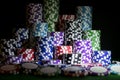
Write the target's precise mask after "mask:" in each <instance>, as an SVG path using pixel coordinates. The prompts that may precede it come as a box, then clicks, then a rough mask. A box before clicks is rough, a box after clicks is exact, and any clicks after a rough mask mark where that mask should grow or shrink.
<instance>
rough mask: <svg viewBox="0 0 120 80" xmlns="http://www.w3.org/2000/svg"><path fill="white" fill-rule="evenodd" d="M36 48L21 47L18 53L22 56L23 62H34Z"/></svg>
mask: <svg viewBox="0 0 120 80" xmlns="http://www.w3.org/2000/svg"><path fill="white" fill-rule="evenodd" d="M34 52H35V50H34V49H28V48H27V49H26V48H20V49H19V51H18V54H19V55H21V56H22V61H21V62H33V61H34V60H35V55H34Z"/></svg>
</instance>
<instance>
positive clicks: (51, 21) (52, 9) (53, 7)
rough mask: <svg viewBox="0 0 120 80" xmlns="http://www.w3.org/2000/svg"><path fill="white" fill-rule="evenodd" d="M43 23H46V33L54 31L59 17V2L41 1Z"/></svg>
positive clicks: (55, 0) (51, 0)
mask: <svg viewBox="0 0 120 80" xmlns="http://www.w3.org/2000/svg"><path fill="white" fill-rule="evenodd" d="M43 4H44V6H43V16H44V21H45V22H47V23H48V32H53V31H55V25H56V23H57V22H58V17H59V0H43Z"/></svg>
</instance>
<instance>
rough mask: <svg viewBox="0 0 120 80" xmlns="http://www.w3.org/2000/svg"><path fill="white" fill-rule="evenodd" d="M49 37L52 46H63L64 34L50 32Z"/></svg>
mask: <svg viewBox="0 0 120 80" xmlns="http://www.w3.org/2000/svg"><path fill="white" fill-rule="evenodd" d="M50 35H51V36H53V45H54V46H61V45H64V32H51V33H50Z"/></svg>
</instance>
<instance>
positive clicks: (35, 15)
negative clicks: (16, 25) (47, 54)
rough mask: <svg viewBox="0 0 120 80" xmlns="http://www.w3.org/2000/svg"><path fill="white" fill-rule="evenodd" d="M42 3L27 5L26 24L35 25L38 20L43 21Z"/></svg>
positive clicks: (28, 25)
mask: <svg viewBox="0 0 120 80" xmlns="http://www.w3.org/2000/svg"><path fill="white" fill-rule="evenodd" d="M42 6H43V5H42V4H40V3H29V4H27V5H26V25H27V27H33V25H34V24H35V23H37V22H42V21H43V14H42V13H43V9H42Z"/></svg>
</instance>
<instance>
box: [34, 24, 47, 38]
mask: <svg viewBox="0 0 120 80" xmlns="http://www.w3.org/2000/svg"><path fill="white" fill-rule="evenodd" d="M47 32H48V23H46V22H38V23H36V24H35V28H34V30H33V36H35V37H46V36H47V35H48V34H47Z"/></svg>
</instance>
